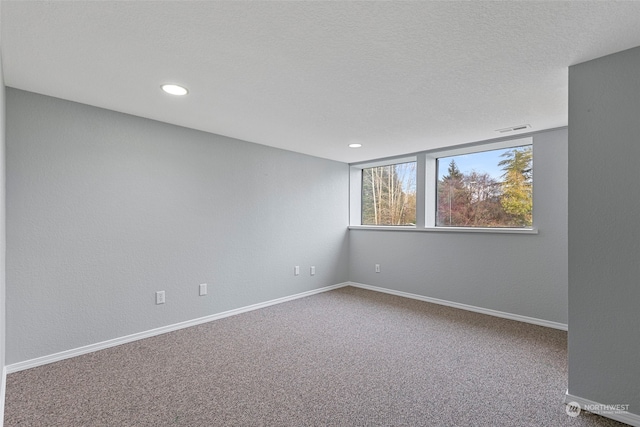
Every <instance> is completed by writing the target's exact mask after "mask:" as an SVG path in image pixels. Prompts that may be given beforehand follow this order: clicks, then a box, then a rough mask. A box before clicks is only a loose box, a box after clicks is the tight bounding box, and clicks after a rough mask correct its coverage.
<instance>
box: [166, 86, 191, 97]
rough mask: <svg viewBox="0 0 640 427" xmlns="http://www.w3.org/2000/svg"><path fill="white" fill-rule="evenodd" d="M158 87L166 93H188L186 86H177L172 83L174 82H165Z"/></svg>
mask: <svg viewBox="0 0 640 427" xmlns="http://www.w3.org/2000/svg"><path fill="white" fill-rule="evenodd" d="M160 87H161V88H162V90H163V91H165V92H167V93H170V94H171V95H178V96H182V95H186V94H188V93H189V91H188V90H187V88H184V87H182V86H178V85H174V84H166V85H162V86H160Z"/></svg>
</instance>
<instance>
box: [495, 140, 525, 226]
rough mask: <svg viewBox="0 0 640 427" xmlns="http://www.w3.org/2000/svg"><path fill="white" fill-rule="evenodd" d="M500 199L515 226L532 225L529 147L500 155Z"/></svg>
mask: <svg viewBox="0 0 640 427" xmlns="http://www.w3.org/2000/svg"><path fill="white" fill-rule="evenodd" d="M501 157H504V160H501V161H500V163H498V166H502V170H503V171H504V173H503V174H502V180H503V182H502V198H501V201H500V203H501V204H502V208H503V209H504V211H505V212H506V213H507V214H508V215H509V216H510V217H511V218H512V220H513V222H514V224H513V225H515V226H531V225H532V223H533V216H532V213H533V167H532V166H533V151H532V149H531V146H528V147H518V148H514V149H513V150H509V151H507V152H505V153H504V154H502V156H501Z"/></svg>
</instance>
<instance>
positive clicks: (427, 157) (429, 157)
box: [349, 135, 538, 234]
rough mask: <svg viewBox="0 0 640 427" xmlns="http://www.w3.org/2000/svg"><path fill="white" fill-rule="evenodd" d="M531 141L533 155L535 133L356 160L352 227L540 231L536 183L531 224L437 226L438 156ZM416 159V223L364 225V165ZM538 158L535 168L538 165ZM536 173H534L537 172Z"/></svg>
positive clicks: (351, 198)
mask: <svg viewBox="0 0 640 427" xmlns="http://www.w3.org/2000/svg"><path fill="white" fill-rule="evenodd" d="M523 145H531V146H532V149H533V152H534V154H533V156H534V157H535V148H534V143H533V136H532V135H529V136H519V137H516V138H508V139H500V140H492V141H484V142H479V143H474V144H466V145H463V146H457V147H450V148H443V149H436V150H429V151H423V152H420V153H415V154H410V155H405V156H397V157H389V158H384V159H378V160H374V161H368V162H361V163H354V164H351V165H350V175H349V187H350V189H349V192H350V194H349V224H350V225H349V229H356V230H367V229H371V230H389V231H391V230H397V231H400V230H403V231H426V232H445V233H460V232H464V233H497V234H538V229H537V227H536V219H535V185H534V215H533V224H532V226H531V227H517V228H511V227H457V226H447V227H442V226H436V203H437V201H436V200H437V185H438V177H437V159H438V158H442V157H450V156H458V155H463V154H473V153H479V152H483V151H491V150H499V149H505V148H513V147H521V146H523ZM412 161H415V162H416V225H415V226H406V225H403V226H392V225H362V211H361V209H362V194H361V191H362V169H366V168H370V167H376V166H388V165H393V164H396V163H406V162H412ZM535 164H536V162H535V160H534V162H533V168H535ZM534 176H535V173H534Z"/></svg>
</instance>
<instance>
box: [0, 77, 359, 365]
mask: <svg viewBox="0 0 640 427" xmlns="http://www.w3.org/2000/svg"><path fill="white" fill-rule="evenodd" d="M7 123H8V125H7V230H8V232H7V255H8V256H7V289H6V291H7V302H8V305H7V321H6V326H7V355H6V357H7V364H12V363H17V362H21V361H25V360H29V359H32V358H36V357H40V356H46V355H50V354H53V353H56V352H60V351H64V350H69V349H74V348H78V347H81V346H84V345H88V344H92V343H97V342H101V341H105V340H109V339H113V338H118V337H122V336H126V335H129V334H132V333H137V332H143V331H146V330H150V329H153V328H158V327H161V326H166V325H171V324H175V323H178V322H182V321H187V320H191V319H195V318H199V317H203V316H207V315H211V314H215V313H219V312H223V311H227V310H230V309H234V308H239V307H245V306H248V305H251V304H255V303H259V302H265V301H269V300H272V299H276V298H280V297H284V296H290V295H294V294H297V293H300V292H304V291H309V290H313V289H318V288H321V287H325V286H329V285H333V284H337V283H342V282H345V281H347V280H348V258H347V257H348V241H347V239H348V234H347V224H348V191H349V190H348V189H349V183H348V176H349V172H348V165H347V164H344V163H339V162H334V161H329V160H323V159H319V158H315V157H311V156H306V155H302V154H298V153H293V152H289V151H284V150H279V149H275V148H271V147H266V146H261V145H257V144H251V143H248V142H244V141H239V140H234V139H231V138H226V137H223V136H218V135H212V134H208V133H204V132H199V131H195V130H191V129H186V128H181V127H177V126H173V125H169V124H165V123H160V122H156V121H152V120H148V119H143V118H139V117H134V116H130V115H126V114H121V113H117V112H113V111H108V110H104V109H99V108H95V107H91V106H87V105H82V104H78V103H73V102H69V101H64V100H60V99H55V98H51V97H46V96H42V95H38V94H34V93H29V92H24V91H20V90H16V89H12V88H8V89H7ZM295 265H299V266H300V267H301V274H300V275H299V276H294V274H293V270H294V266H295ZM311 265H314V266H315V267H316V275H315V276H311V275H310V274H309V267H310V266H311ZM200 283H207V284H208V286H209V294H208V295H207V296H205V297H200V296H198V285H199V284H200ZM160 290H164V291H166V303H165V304H164V305H156V304H155V292H156V291H160Z"/></svg>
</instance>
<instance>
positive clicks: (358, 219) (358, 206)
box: [349, 155, 424, 229]
mask: <svg viewBox="0 0 640 427" xmlns="http://www.w3.org/2000/svg"><path fill="white" fill-rule="evenodd" d="M410 162H416V220H417V217H418V210H419V208H418V206H422V205H424V203H423V202H422V201H420V200H419V198H418V194H419V190H418V189H419V185H420V184H419V180H420V179H419V177H420V170H419V166H418V159H417V156H416V155H412V156H402V157H392V158H386V159H381V160H375V161H372V162H364V163H358V164H353V165H350V168H349V186H350V190H349V193H350V194H349V224H351V226H359V227H373V228H385V229H386V228H389V227H392V228H397V229H403V228H408V229H414V228H416V227H417V225H418V224H417V223H416V225H362V170H363V169H368V168H375V167H380V166H391V165H396V164H399V163H410Z"/></svg>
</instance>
